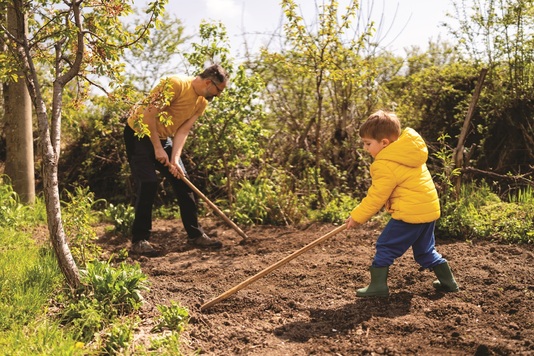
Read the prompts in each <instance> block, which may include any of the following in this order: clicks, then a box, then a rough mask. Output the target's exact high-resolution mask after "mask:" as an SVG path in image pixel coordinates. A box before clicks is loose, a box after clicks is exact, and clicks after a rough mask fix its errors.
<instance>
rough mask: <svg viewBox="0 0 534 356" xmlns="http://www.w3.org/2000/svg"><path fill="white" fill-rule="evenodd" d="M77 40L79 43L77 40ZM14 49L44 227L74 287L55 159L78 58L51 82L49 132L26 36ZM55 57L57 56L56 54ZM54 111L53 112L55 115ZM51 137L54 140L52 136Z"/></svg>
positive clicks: (20, 13)
mask: <svg viewBox="0 0 534 356" xmlns="http://www.w3.org/2000/svg"><path fill="white" fill-rule="evenodd" d="M12 4H13V9H14V11H15V13H16V18H17V21H19V25H20V23H21V22H23V21H24V18H25V13H24V8H23V6H24V5H23V1H22V0H13V2H12ZM79 6H80V3H78V4H74V5H73V8H75V9H76V10H78V11H75V15H76V16H77V20H79ZM82 38H83V35H82V31H78V44H81V47H82V49H79V50H78V52H77V54H78V55H81V56H83V40H82ZM80 42H81V43H80ZM16 52H17V55H18V59H19V61H20V63H21V67H22V68H24V77H25V80H26V85H27V88H28V91H29V93H30V96H31V99H32V102H33V104H34V107H35V112H36V115H37V126H38V130H39V147H40V151H41V154H42V159H43V184H44V198H45V204H46V216H47V222H48V231H49V233H50V241H51V242H52V246H53V248H54V251H55V253H56V257H57V259H58V262H59V267H60V269H61V271H62V272H63V275H64V276H65V278H66V280H67V283H68V284H69V286H70V287H71V288H76V287H78V286H79V284H80V274H79V270H78V267H77V266H76V262H75V261H74V258H73V257H72V253H71V251H70V249H69V246H68V244H67V239H66V235H65V230H64V228H63V221H62V219H61V201H60V197H59V184H58V161H59V153H60V146H59V139H60V135H59V130H60V122H61V120H60V118H61V110H60V109H61V90H62V88H63V87H64V86H65V85H66V83H68V81H69V80H70V79H72V78H73V77H74V75H75V74H76V73H77V71H78V70H79V63H80V62H81V59H78V58H77V60H76V61H75V68H74V69H73V68H71V70H69V71H68V72H67V73H66V74H65V75H64V76H60V77H58V78H56V81H55V82H54V93H53V95H54V98H53V101H54V104H53V107H54V109H53V110H52V114H51V116H52V117H51V122H52V125H51V126H52V131H53V132H52V134H51V132H50V131H51V127H50V124H49V116H48V114H47V109H46V103H45V100H44V98H43V95H42V93H41V86H40V83H39V78H38V75H37V70H36V68H35V65H34V62H33V57H32V54H31V51H30V45H29V41H28V37H27V36H25V37H24V38H23V39H21V40H20V41H17V48H16ZM57 58H61V56H58V57H57ZM55 115H56V116H55ZM52 138H54V140H53V139H52Z"/></svg>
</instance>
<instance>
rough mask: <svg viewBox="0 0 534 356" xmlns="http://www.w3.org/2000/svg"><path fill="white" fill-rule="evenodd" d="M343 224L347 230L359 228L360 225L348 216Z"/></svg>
mask: <svg viewBox="0 0 534 356" xmlns="http://www.w3.org/2000/svg"><path fill="white" fill-rule="evenodd" d="M345 223H346V224H347V230H349V229H352V228H355V227H358V226H360V223H358V222H356V221H354V220H353V219H352V217H350V216H349V218H348V219H347V221H345Z"/></svg>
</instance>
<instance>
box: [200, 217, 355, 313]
mask: <svg viewBox="0 0 534 356" xmlns="http://www.w3.org/2000/svg"><path fill="white" fill-rule="evenodd" d="M346 228H347V225H346V224H343V225H341V226H340V227H338V228H336V229H334V230H332V231H330V232H329V233H328V234H326V235H324V236H321V237H320V238H318V239H317V240H315V241H313V242H311V243H309V244H308V245H306V246H304V247H303V248H301V249H300V250H298V251H295V252H293V253H292V254H291V255H289V256H287V257H286V258H284V259H282V260H280V261H278V262H276V263H275V264H273V265H271V266H270V267H267V268H266V269H264V270H263V271H261V272H259V273H257V274H255V275H254V276H252V277H250V278H249V279H247V280H246V281H244V282H241V283H240V284H238V285H237V286H235V287H233V288H232V289H229V290H228V291H226V292H224V293H223V294H221V295H219V296H218V297H217V298H215V299H213V300H211V301H209V302H207V303H205V304H203V305H202V306H200V310H206V309H208V308H209V307H211V306H212V305H214V304H216V303H218V302H220V301H222V300H224V299H226V298H228V297H229V296H231V295H232V294H234V293H236V292H237V291H239V290H241V289H243V288H245V287H246V286H248V285H249V284H251V283H252V282H254V281H256V280H258V279H260V278H261V277H263V276H265V275H267V274H269V273H270V272H272V271H274V270H275V269H277V268H278V267H280V266H282V265H284V264H286V263H288V262H289V261H291V260H292V259H294V258H296V257H297V256H299V255H301V254H303V253H304V252H306V251H308V250H310V249H312V248H313V247H315V246H317V245H319V244H320V243H321V242H323V241H325V240H327V239H329V238H330V237H332V236H334V235H336V234H337V233H339V232H341V231H343V230H345V229H346Z"/></svg>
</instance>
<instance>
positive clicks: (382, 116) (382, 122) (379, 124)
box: [360, 110, 401, 141]
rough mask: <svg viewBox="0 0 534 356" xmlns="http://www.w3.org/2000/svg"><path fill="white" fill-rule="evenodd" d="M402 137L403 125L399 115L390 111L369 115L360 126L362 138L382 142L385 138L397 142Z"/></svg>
mask: <svg viewBox="0 0 534 356" xmlns="http://www.w3.org/2000/svg"><path fill="white" fill-rule="evenodd" d="M400 135H401V124H400V121H399V118H398V117H397V115H395V114H394V113H392V112H389V111H383V110H378V111H377V112H375V113H373V114H371V115H369V117H368V118H367V120H366V121H365V122H364V123H363V124H362V126H360V137H364V138H371V139H373V140H377V141H380V140H382V139H384V138H387V139H389V140H390V141H396V140H397V139H398V138H399V136H400Z"/></svg>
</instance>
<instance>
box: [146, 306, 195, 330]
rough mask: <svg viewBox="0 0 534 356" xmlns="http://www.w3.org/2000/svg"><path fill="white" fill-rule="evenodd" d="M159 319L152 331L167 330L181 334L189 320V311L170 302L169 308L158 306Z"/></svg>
mask: <svg viewBox="0 0 534 356" xmlns="http://www.w3.org/2000/svg"><path fill="white" fill-rule="evenodd" d="M158 310H159V312H160V313H161V318H160V319H159V321H158V322H157V324H156V326H154V328H153V330H154V331H161V330H163V329H169V330H172V331H177V332H181V331H182V330H183V329H184V327H185V325H186V324H187V322H188V320H189V311H188V310H187V309H186V308H184V307H182V306H180V304H178V303H176V302H174V301H171V305H170V306H165V305H158Z"/></svg>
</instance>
